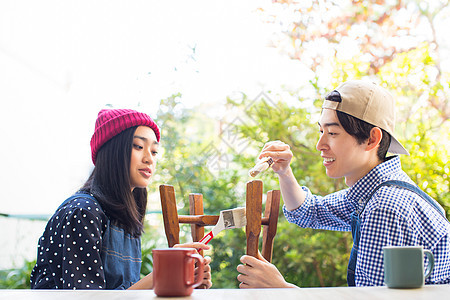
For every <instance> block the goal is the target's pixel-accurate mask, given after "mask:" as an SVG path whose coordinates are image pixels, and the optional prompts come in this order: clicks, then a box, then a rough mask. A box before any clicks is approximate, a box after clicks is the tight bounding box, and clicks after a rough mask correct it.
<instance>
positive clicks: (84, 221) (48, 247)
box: [31, 197, 108, 289]
mask: <svg viewBox="0 0 450 300" xmlns="http://www.w3.org/2000/svg"><path fill="white" fill-rule="evenodd" d="M107 220H108V219H107V217H106V215H105V213H104V212H103V211H102V209H101V207H100V205H99V204H98V203H97V202H96V201H94V199H91V198H80V197H78V198H72V199H71V198H69V199H68V200H66V202H64V203H63V204H62V205H61V207H59V208H58V210H57V211H56V212H55V214H54V215H53V216H52V218H51V219H50V220H49V222H48V224H47V227H46V228H45V231H44V234H43V235H42V237H41V238H40V239H39V243H38V255H37V262H36V266H35V267H34V269H33V271H32V273H31V287H32V288H40V289H55V288H56V289H102V288H105V286H106V281H105V273H104V270H103V266H102V260H101V254H100V251H101V249H102V235H103V231H104V230H105V229H106V226H107Z"/></svg>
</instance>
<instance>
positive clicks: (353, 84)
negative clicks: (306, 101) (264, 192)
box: [237, 81, 450, 288]
mask: <svg viewBox="0 0 450 300" xmlns="http://www.w3.org/2000/svg"><path fill="white" fill-rule="evenodd" d="M322 109H323V110H322V114H321V116H320V120H319V122H318V124H319V129H320V138H319V141H318V142H317V146H316V148H317V150H318V151H320V153H321V156H322V157H323V165H324V167H325V169H326V173H327V175H328V176H329V177H331V178H341V177H344V178H345V183H346V184H347V186H348V187H349V188H348V189H345V190H342V191H338V192H335V193H333V194H330V195H327V196H325V197H321V196H317V195H313V194H312V193H311V191H310V190H309V189H308V188H307V187H300V186H299V184H298V183H297V180H296V178H295V177H294V175H293V172H292V169H291V168H290V161H291V159H292V157H293V154H292V152H291V150H290V148H289V146H288V145H287V144H285V143H283V142H280V141H274V142H269V143H267V144H266V145H265V146H264V148H263V149H262V151H261V153H260V156H259V158H262V157H267V156H270V157H272V158H273V159H274V161H275V163H274V164H273V165H272V169H273V170H274V171H275V172H276V173H277V174H278V177H279V181H280V188H281V193H282V196H283V200H284V206H283V211H284V214H285V216H286V218H287V220H288V221H289V222H291V223H295V224H297V225H298V226H301V227H304V228H318V229H319V228H320V229H328V230H340V231H350V230H352V234H353V240H354V247H353V249H352V252H351V257H350V261H349V266H348V272H347V281H348V284H349V285H350V286H354V285H357V286H375V285H383V284H384V271H383V251H382V247H383V246H389V245H392V246H412V245H420V246H423V247H424V249H429V250H431V251H432V252H433V254H434V257H435V267H434V269H433V272H432V273H431V275H430V276H429V277H428V278H427V279H426V282H425V283H426V284H443V283H450V239H449V232H450V223H449V222H448V221H447V219H446V218H445V212H444V211H443V209H442V207H441V206H439V204H437V202H436V201H434V200H433V199H431V198H430V197H429V196H428V195H426V194H425V193H423V192H422V191H420V190H419V189H418V188H417V186H415V185H414V184H413V182H412V180H411V179H410V178H409V177H408V176H407V175H406V173H405V172H403V171H402V169H401V164H400V159H399V157H398V156H392V157H386V154H387V152H389V153H392V154H406V155H409V153H408V151H406V149H405V148H404V147H403V146H402V145H401V144H400V143H399V142H398V141H397V139H396V138H395V137H394V135H393V134H394V124H395V113H394V111H395V107H394V99H393V97H392V96H391V95H390V94H389V93H388V92H387V91H386V90H385V89H383V88H381V87H379V86H377V85H375V84H373V83H369V82H365V81H348V82H345V83H343V84H341V85H340V86H339V87H338V88H336V89H335V90H334V91H333V92H331V93H330V94H329V95H327V96H326V98H325V101H324V103H323V106H322ZM392 180H395V181H392ZM358 245H359V247H358ZM241 262H242V263H243V265H239V266H238V267H237V270H238V271H239V272H240V273H241V274H239V275H238V280H239V281H240V282H241V284H240V287H241V288H262V287H293V286H294V285H292V284H290V283H287V282H286V281H285V280H284V278H283V277H282V275H281V274H280V272H279V271H278V270H277V269H276V267H275V266H274V265H272V264H270V263H268V262H267V261H265V260H264V259H263V258H262V257H259V259H256V258H254V257H251V256H243V257H242V258H241ZM426 263H428V261H426Z"/></svg>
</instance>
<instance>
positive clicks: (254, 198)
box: [245, 180, 263, 257]
mask: <svg viewBox="0 0 450 300" xmlns="http://www.w3.org/2000/svg"><path fill="white" fill-rule="evenodd" d="M262 193H263V183H262V181H261V180H252V181H250V182H247V192H246V200H245V201H246V218H247V226H246V227H245V233H246V236H247V255H251V256H254V257H257V256H258V248H259V235H260V233H261V214H262Z"/></svg>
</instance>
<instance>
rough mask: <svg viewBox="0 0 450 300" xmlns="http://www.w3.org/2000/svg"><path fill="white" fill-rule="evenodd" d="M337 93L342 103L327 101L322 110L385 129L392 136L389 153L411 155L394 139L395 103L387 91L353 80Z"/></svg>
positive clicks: (337, 89)
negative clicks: (334, 111) (343, 114)
mask: <svg viewBox="0 0 450 300" xmlns="http://www.w3.org/2000/svg"><path fill="white" fill-rule="evenodd" d="M335 91H337V92H339V94H340V95H341V100H342V101H341V102H336V101H330V100H325V101H324V102H323V105H322V108H329V109H333V110H337V111H341V112H344V113H346V114H349V115H351V116H353V117H355V118H358V119H360V120H363V121H366V122H367V123H369V124H372V125H374V126H377V127H380V128H381V129H384V130H385V131H387V132H388V133H389V134H390V135H391V144H390V145H389V149H388V152H390V153H393V154H406V155H409V153H408V151H407V150H406V149H405V148H404V147H403V146H402V144H400V142H399V141H397V139H396V138H395V137H394V128H395V101H394V98H393V97H392V95H391V94H390V93H389V92H388V91H387V90H385V89H384V88H382V87H380V86H378V85H376V84H374V83H371V82H367V81H363V80H351V81H347V82H344V83H342V84H341V85H340V86H338V87H337V88H336V89H335Z"/></svg>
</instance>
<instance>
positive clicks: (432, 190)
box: [0, 0, 450, 288]
mask: <svg viewBox="0 0 450 300" xmlns="http://www.w3.org/2000/svg"><path fill="white" fill-rule="evenodd" d="M352 4H353V5H351V6H347V7H345V8H340V7H339V5H338V4H336V3H335V1H329V0H325V1H310V2H308V4H305V3H304V2H302V3H292V2H291V1H274V3H273V5H274V6H277V5H278V6H279V7H280V10H275V12H279V13H273V11H272V12H271V13H270V14H268V13H267V12H266V11H264V10H263V9H261V10H260V14H261V18H262V19H263V20H265V21H266V22H272V23H273V24H274V26H280V39H278V40H279V41H289V42H288V43H284V42H283V43H282V42H280V44H278V45H274V46H275V47H279V48H280V50H283V51H285V52H286V55H289V56H290V57H291V58H292V59H293V60H301V61H302V62H303V63H304V64H305V65H307V66H308V68H309V70H310V71H311V74H312V75H311V79H310V80H309V81H308V82H299V85H298V87H296V88H294V89H293V88H286V89H285V90H284V91H283V92H276V93H273V92H271V91H264V92H263V93H261V94H260V95H258V96H256V97H255V95H247V94H246V93H245V91H241V92H240V93H238V94H236V95H230V97H229V98H228V101H227V104H226V105H225V106H224V107H222V108H218V107H214V108H210V107H198V108H194V109H186V108H183V106H182V105H180V103H179V97H180V95H173V96H171V97H169V98H167V99H163V100H161V103H160V107H159V111H158V115H157V118H156V119H157V120H156V121H157V123H158V124H159V125H160V127H161V128H162V133H163V134H162V136H163V140H162V152H163V153H162V156H161V159H160V161H159V164H158V175H157V176H156V177H155V181H154V182H153V184H152V186H151V187H150V189H149V190H150V192H152V193H154V192H157V187H158V186H159V185H160V184H170V185H173V186H174V187H175V191H176V195H177V199H178V202H179V203H178V205H179V208H180V209H179V213H180V214H188V195H189V193H194V192H195V193H202V194H203V197H204V209H205V213H207V214H216V213H217V212H218V211H219V210H222V209H227V208H233V207H236V206H242V205H244V204H245V183H246V182H247V181H248V180H250V179H251V178H249V177H248V175H247V172H248V169H249V168H251V167H252V166H253V165H254V163H255V160H256V157H257V154H258V153H259V151H260V149H261V147H262V146H263V145H264V143H266V142H268V141H271V140H282V141H283V142H286V143H287V144H289V145H290V146H291V148H292V151H293V153H294V159H293V161H292V169H293V171H294V173H295V176H296V178H297V179H298V181H299V183H300V184H301V185H306V186H308V187H309V188H310V189H311V190H312V191H313V192H314V193H316V194H320V195H325V194H328V193H331V192H334V191H337V190H339V189H342V188H345V184H344V182H343V180H341V179H340V180H334V179H330V178H328V177H327V176H326V175H325V171H324V169H323V166H322V160H321V158H320V155H319V153H318V152H317V150H316V149H315V144H316V142H317V139H318V128H317V120H318V116H319V114H320V104H321V101H322V100H321V99H323V96H324V95H325V94H326V93H327V92H329V91H331V90H333V88H334V87H336V86H337V85H338V84H339V83H340V82H343V81H345V80H348V79H361V78H364V79H368V80H373V81H374V82H376V83H378V84H380V85H382V86H383V87H385V88H387V89H388V90H389V91H390V92H391V93H392V94H393V95H394V97H395V98H396V99H397V128H396V131H397V135H398V136H399V139H400V141H401V142H402V143H403V145H404V146H405V147H406V148H407V149H408V150H409V152H410V153H411V155H410V156H402V157H401V161H402V165H403V169H404V170H405V171H406V172H407V173H408V175H409V176H410V177H411V178H412V179H413V180H414V181H415V182H416V183H417V184H418V185H419V187H420V188H422V189H423V190H424V191H426V192H427V193H428V194H430V195H431V196H432V197H433V198H434V199H436V200H437V201H438V202H439V203H440V204H441V205H442V206H443V207H444V208H445V210H446V211H447V216H449V212H450V195H449V187H450V180H449V173H450V171H449V170H450V165H449V150H448V148H449V146H450V142H449V140H450V139H449V136H450V122H449V117H450V107H449V97H448V95H449V89H450V78H449V73H448V70H447V69H445V68H443V67H442V65H441V60H442V59H441V57H442V56H443V55H448V53H449V52H448V49H445V48H441V41H439V40H437V39H436V35H434V34H433V32H435V31H436V26H438V22H439V21H440V20H442V18H444V17H445V15H442V12H447V13H446V14H448V9H447V8H448V1H432V2H430V3H428V2H427V3H425V2H422V1H414V0H408V1H383V0H367V1H353V3H352ZM287 13H290V14H291V15H293V16H296V17H295V18H293V19H287V20H286V19H285V16H286V14H287ZM424 32H425V33H426V34H424ZM345 40H347V41H349V40H350V41H351V48H342V44H343V42H344V41H345ZM237 71H238V70H237ZM286 97H288V98H289V99H290V101H285V98H286ZM292 99H294V101H292ZM210 109H223V110H225V111H227V112H229V113H227V114H226V115H227V117H226V118H224V119H222V120H215V119H213V118H212V117H211V114H210V113H209V112H210V111H209V110H210ZM260 179H262V180H263V182H264V191H265V192H267V191H268V190H271V189H279V187H278V180H277V177H276V176H275V175H274V174H273V172H270V171H269V172H265V173H263V174H262V175H261V177H260ZM157 225H158V226H161V225H160V223H159V224H157ZM155 226H156V224H153V223H152V222H151V220H150V221H149V222H148V224H147V228H146V233H145V235H144V236H143V243H142V245H143V247H142V250H143V264H142V274H143V275H145V274H148V272H150V271H151V270H152V258H151V249H153V248H155V247H162V246H166V245H167V244H166V241H165V237H164V236H163V235H162V234H161V231H160V230H156V229H155ZM207 230H208V229H207ZM182 241H184V242H187V241H190V236H189V228H188V227H185V228H184V230H183V233H182ZM210 244H211V245H212V248H213V249H212V250H211V251H209V252H208V253H207V255H210V256H211V257H212V263H211V267H212V276H213V288H236V287H238V282H237V280H236V276H237V272H236V266H237V265H238V264H239V258H240V256H241V255H243V254H244V252H245V232H244V230H242V229H236V230H228V231H227V232H226V233H225V232H224V233H221V234H220V235H219V237H217V238H215V239H213V240H212V241H211V243H210ZM351 245H352V240H351V235H350V234H349V233H347V232H331V231H321V230H311V229H302V228H299V227H297V226H295V225H292V224H289V223H287V221H286V219H285V218H284V216H283V214H282V213H281V207H280V217H279V223H278V231H277V236H276V238H275V242H274V253H273V264H275V265H276V266H277V267H278V268H279V270H280V271H281V273H282V274H283V275H284V276H285V278H286V280H287V281H289V282H291V283H294V284H296V285H298V286H301V287H314V286H344V285H346V267H347V262H348V258H349V252H350V249H351ZM33 265H34V262H33V261H25V262H24V264H23V267H20V268H15V269H11V270H2V271H0V288H29V274H30V271H31V268H32V267H33Z"/></svg>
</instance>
